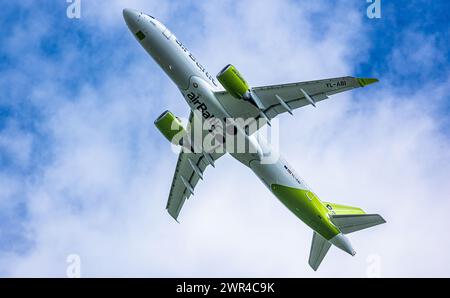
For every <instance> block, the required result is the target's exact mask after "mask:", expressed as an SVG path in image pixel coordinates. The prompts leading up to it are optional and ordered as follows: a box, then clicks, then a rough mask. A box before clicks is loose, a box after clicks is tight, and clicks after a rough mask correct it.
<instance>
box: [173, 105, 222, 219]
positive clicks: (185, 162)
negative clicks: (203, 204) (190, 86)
mask: <svg viewBox="0 0 450 298" xmlns="http://www.w3.org/2000/svg"><path fill="white" fill-rule="evenodd" d="M195 119H196V117H195V116H194V114H192V113H191V116H190V120H189V126H188V129H189V127H190V126H192V124H193V121H195ZM222 155H224V154H223V153H206V152H201V153H200V152H199V153H194V152H184V151H183V150H181V152H180V154H179V155H178V161H177V165H176V167H175V173H174V175H173V179H172V185H171V188H170V193H169V198H168V200H167V205H166V209H167V211H168V212H169V214H170V216H172V217H173V218H174V219H175V220H177V219H178V216H179V214H180V212H181V209H182V207H183V205H184V203H185V202H186V200H187V199H189V198H190V197H191V196H192V195H193V194H194V190H195V187H196V186H197V184H198V182H199V181H200V180H201V179H203V173H204V172H205V170H206V168H207V167H208V166H209V165H213V166H214V161H216V160H217V159H219V158H220V157H221V156H222Z"/></svg>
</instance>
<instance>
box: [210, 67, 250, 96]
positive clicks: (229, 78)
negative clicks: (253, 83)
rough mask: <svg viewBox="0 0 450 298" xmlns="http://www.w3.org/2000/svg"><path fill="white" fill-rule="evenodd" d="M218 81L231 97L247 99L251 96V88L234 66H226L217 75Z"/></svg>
mask: <svg viewBox="0 0 450 298" xmlns="http://www.w3.org/2000/svg"><path fill="white" fill-rule="evenodd" d="M217 79H218V80H219V82H220V83H221V84H222V86H223V88H225V90H227V92H228V93H230V94H231V96H233V97H235V98H237V99H243V98H244V99H245V98H246V97H248V96H249V91H250V86H249V85H248V84H247V82H246V81H245V80H244V78H243V77H242V76H241V74H240V73H239V71H238V70H237V69H236V67H234V66H233V65H231V64H228V65H227V66H225V68H224V69H222V71H221V72H220V73H219V74H218V75H217Z"/></svg>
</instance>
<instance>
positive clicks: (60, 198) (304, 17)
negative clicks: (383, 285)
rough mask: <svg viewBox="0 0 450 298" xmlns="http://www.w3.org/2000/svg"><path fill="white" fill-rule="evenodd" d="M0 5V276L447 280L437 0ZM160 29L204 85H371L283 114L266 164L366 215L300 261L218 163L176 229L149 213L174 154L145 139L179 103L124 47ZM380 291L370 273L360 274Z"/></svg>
mask: <svg viewBox="0 0 450 298" xmlns="http://www.w3.org/2000/svg"><path fill="white" fill-rule="evenodd" d="M367 5H368V4H367V3H366V1H365V0H354V1H331V0H330V1H325V0H323V1H322V0H320V1H293V0H291V1H287V0H286V1H284V0H283V1H269V0H267V1H266V0H264V1H260V0H254V1H250V0H246V1H219V0H216V1H184V0H183V1H181V0H180V1H143V0H135V1H118V0H116V1H99V0H97V1H82V3H81V18H80V19H79V20H71V19H68V18H67V17H66V8H67V4H66V1H64V0H54V1H47V2H41V1H40V2H39V3H38V2H37V1H31V0H24V1H20V2H18V1H9V2H7V3H6V2H5V3H3V4H2V9H1V10H0V22H1V26H0V45H1V46H0V190H1V191H0V276H4V277H6V276H33V277H37V276H57V277H64V276H66V269H67V266H68V264H67V262H66V259H67V256H69V255H71V254H77V255H79V256H80V258H81V273H82V276H85V277H91V276H114V277H116V276H148V277H160V276H161V277H210V276H211V277H234V276H237V277H272V276H273V277H303V276H308V277H316V276H339V277H341V276H352V277H353V276H354V277H365V276H367V275H368V274H369V275H373V273H374V272H375V273H379V274H380V275H381V276H386V277H391V276H446V277H449V276H450V269H449V267H448V264H449V263H450V255H449V254H448V251H449V249H450V239H449V233H448V228H449V226H450V219H449V215H448V214H449V210H450V202H449V199H450V183H449V180H450V150H449V149H450V146H449V145H450V139H449V137H450V133H449V132H450V131H449V129H448V127H449V120H450V119H449V111H450V101H449V99H450V97H449V92H450V69H449V66H448V60H449V57H450V55H449V54H450V50H449V48H450V46H449V45H448V40H449V37H450V29H449V27H448V15H447V12H448V11H449V9H450V4H449V3H448V1H444V0H442V1H425V0H423V1H414V2H413V1H406V0H404V1H386V0H385V1H382V18H381V19H380V20H370V19H368V18H367V16H366V8H367ZM124 7H131V8H136V9H139V10H142V11H145V12H147V13H150V14H152V15H154V16H155V17H157V18H158V19H160V20H161V21H162V22H164V23H165V24H166V25H167V26H168V27H169V28H170V29H171V30H172V31H173V32H174V33H175V34H176V35H177V37H178V38H179V39H180V40H181V41H183V42H184V43H185V44H186V45H187V46H188V47H189V48H190V50H191V51H192V52H193V53H194V54H195V55H196V56H197V58H198V59H199V60H200V61H202V63H203V64H204V65H205V66H207V68H208V69H209V70H210V72H212V73H216V72H218V71H219V70H220V69H221V68H222V67H223V66H224V65H226V64H227V63H233V64H234V65H236V66H237V67H238V69H239V70H240V71H241V72H242V73H243V74H244V76H245V77H246V78H247V80H248V81H249V82H250V83H251V84H252V85H253V86H258V85H266V84H275V83H283V82H295V81H303V80H313V79H320V78H327V77H335V76H344V75H356V76H363V77H371V76H373V77H378V78H379V79H380V81H381V82H380V83H379V84H376V85H373V86H370V87H368V88H364V89H359V90H355V91H352V92H349V93H347V94H341V95H337V96H333V97H332V98H331V99H330V100H328V101H325V102H322V103H320V104H319V105H318V108H317V109H313V108H309V107H308V108H304V109H301V110H298V111H295V117H290V116H289V115H283V116H282V117H280V125H281V136H280V138H281V144H280V146H281V151H282V152H283V153H284V155H285V157H286V159H287V160H288V161H289V162H290V163H291V165H292V166H293V167H294V168H296V169H297V172H299V174H300V175H301V176H302V177H303V178H304V179H305V180H306V181H307V182H308V183H309V185H310V186H311V187H312V188H313V189H314V190H315V192H316V193H317V194H318V195H319V197H320V198H321V199H323V200H325V201H331V202H337V203H344V204H348V205H353V206H358V207H363V208H364V209H365V210H366V211H367V212H371V213H380V214H382V215H383V216H384V217H385V218H386V220H387V221H388V223H387V224H385V225H383V226H379V227H376V228H373V229H370V230H366V231H362V232H359V233H355V234H352V235H350V236H349V238H350V240H351V241H352V243H353V246H354V247H355V249H356V251H357V255H356V256H355V257H353V258H352V257H351V256H349V255H347V254H345V253H344V252H342V251H339V250H337V249H336V248H332V249H330V252H329V253H328V255H327V257H326V258H325V260H324V262H323V263H322V265H321V267H320V269H319V271H318V272H313V271H312V270H311V269H310V268H309V266H308V264H307V261H308V255H309V250H310V242H311V238H312V232H311V230H310V229H309V228H307V227H306V226H305V225H304V224H303V223H302V222H301V221H299V220H298V219H297V218H296V217H295V216H293V215H292V214H291V213H290V212H289V211H288V210H287V209H286V208H285V207H284V206H282V204H281V203H279V202H278V201H277V200H276V198H275V197H274V196H273V195H272V194H271V193H270V192H269V191H268V190H266V189H265V188H264V186H263V185H262V184H261V183H260V182H259V180H258V178H257V177H255V176H254V175H253V173H252V172H251V171H250V170H248V169H246V168H245V167H243V166H242V165H240V164H239V163H238V162H236V161H234V160H233V159H232V158H231V157H229V156H227V157H224V158H222V159H221V160H219V161H218V162H217V167H216V169H208V170H207V172H206V173H205V180H206V181H205V182H203V183H200V184H199V185H198V186H197V189H196V195H195V197H194V198H192V199H191V200H190V201H189V202H188V203H187V204H186V205H185V207H184V209H183V212H182V214H181V217H180V221H181V224H177V223H176V222H174V221H173V220H172V219H171V217H170V216H169V215H168V214H167V213H166V212H165V210H164V208H165V205H166V200H167V196H168V192H169V188H170V183H171V179H172V175H173V171H174V167H175V164H176V159H177V158H176V155H174V154H173V153H172V151H171V150H170V145H169V144H168V143H166V142H165V141H164V139H163V137H162V136H160V135H159V134H158V132H157V130H156V129H155V128H154V126H153V120H154V119H155V118H156V117H157V116H158V115H159V114H160V113H161V112H162V111H164V110H166V109H170V110H171V111H173V112H174V113H175V114H177V115H179V116H181V117H187V116H188V114H189V111H188V106H187V104H186V103H185V102H184V101H183V99H182V97H181V96H180V93H179V91H177V90H176V88H174V85H173V83H172V82H171V81H169V79H168V78H167V77H165V75H164V74H163V73H162V71H161V70H160V69H159V68H158V67H157V65H156V63H154V62H153V61H152V59H151V58H150V57H148V55H147V54H146V53H145V51H144V50H143V49H142V48H141V47H140V46H139V44H138V43H137V42H136V41H135V39H134V37H133V36H132V35H131V34H130V32H129V31H128V29H127V27H126V25H125V23H124V21H123V18H122V9H123V8H124ZM375 275H376V274H375Z"/></svg>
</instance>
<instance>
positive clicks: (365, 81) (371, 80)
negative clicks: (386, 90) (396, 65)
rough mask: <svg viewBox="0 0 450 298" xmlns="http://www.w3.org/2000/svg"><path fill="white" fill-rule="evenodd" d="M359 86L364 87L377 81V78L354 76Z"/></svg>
mask: <svg viewBox="0 0 450 298" xmlns="http://www.w3.org/2000/svg"><path fill="white" fill-rule="evenodd" d="M356 79H357V80H358V83H359V85H360V86H361V87H365V86H367V85H370V84H373V83H377V82H379V80H378V79H375V78H356Z"/></svg>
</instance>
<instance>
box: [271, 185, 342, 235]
mask: <svg viewBox="0 0 450 298" xmlns="http://www.w3.org/2000/svg"><path fill="white" fill-rule="evenodd" d="M271 188H272V192H273V193H274V194H275V195H276V196H277V198H278V199H279V200H280V201H281V202H282V203H283V204H284V205H285V206H286V207H287V208H288V209H289V210H291V211H292V212H293V213H294V214H295V215H296V216H297V217H298V218H300V219H301V220H302V221H303V222H304V223H306V224H307V225H308V226H309V227H311V228H312V229H313V230H314V231H316V232H317V233H319V234H320V235H322V236H323V237H324V238H325V239H327V240H330V239H331V238H333V237H334V236H336V235H337V234H339V233H340V231H339V229H338V228H337V227H336V226H334V225H333V223H332V222H331V221H330V218H329V216H328V214H329V210H328V209H327V208H326V207H325V205H324V204H322V202H321V201H320V200H319V198H317V196H316V195H315V194H314V193H313V192H311V191H308V190H304V189H298V188H293V187H288V186H284V185H279V184H272V186H271Z"/></svg>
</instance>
